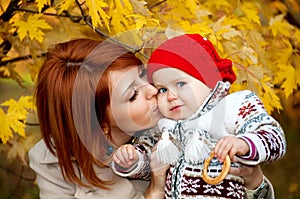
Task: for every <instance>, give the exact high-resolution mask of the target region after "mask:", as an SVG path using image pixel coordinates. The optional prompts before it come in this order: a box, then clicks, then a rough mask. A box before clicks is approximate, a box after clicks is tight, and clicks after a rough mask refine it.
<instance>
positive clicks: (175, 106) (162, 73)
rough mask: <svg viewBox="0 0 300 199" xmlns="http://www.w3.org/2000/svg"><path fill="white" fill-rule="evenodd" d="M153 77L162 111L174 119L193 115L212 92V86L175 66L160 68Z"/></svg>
mask: <svg viewBox="0 0 300 199" xmlns="http://www.w3.org/2000/svg"><path fill="white" fill-rule="evenodd" d="M152 79H153V82H154V86H155V87H156V88H157V89H158V94H157V100H158V107H159V110H160V112H161V113H162V114H163V115H164V116H165V117H167V118H170V119H174V120H179V119H186V118H188V117H189V116H191V115H192V114H193V113H194V112H195V111H196V110H197V109H198V108H199V107H200V106H201V104H202V103H203V101H204V100H205V98H206V97H207V96H208V95H209V93H210V88H209V87H207V86H206V85H205V84H203V83H202V82H201V81H199V80H198V79H195V78H194V77H192V76H191V75H189V74H187V73H185V72H183V71H181V70H178V69H175V68H163V69H160V70H158V71H156V72H155V73H154V74H153V76H152Z"/></svg>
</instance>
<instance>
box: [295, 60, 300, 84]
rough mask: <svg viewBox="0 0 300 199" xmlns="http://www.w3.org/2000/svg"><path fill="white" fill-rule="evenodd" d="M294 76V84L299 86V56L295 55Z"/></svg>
mask: <svg viewBox="0 0 300 199" xmlns="http://www.w3.org/2000/svg"><path fill="white" fill-rule="evenodd" d="M295 75H296V83H297V85H298V86H300V55H299V54H295Z"/></svg>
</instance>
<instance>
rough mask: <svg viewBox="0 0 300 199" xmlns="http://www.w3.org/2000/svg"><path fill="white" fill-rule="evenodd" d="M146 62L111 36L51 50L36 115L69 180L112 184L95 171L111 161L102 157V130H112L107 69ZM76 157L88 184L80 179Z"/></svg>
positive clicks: (42, 72) (38, 88) (40, 82)
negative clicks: (116, 42)
mask: <svg viewBox="0 0 300 199" xmlns="http://www.w3.org/2000/svg"><path fill="white" fill-rule="evenodd" d="M141 64H142V63H141V61H140V60H139V59H138V58H136V57H135V55H134V54H133V53H131V52H128V50H126V49H125V48H123V47H120V46H118V45H115V44H112V43H109V42H106V41H95V40H90V39H77V40H72V41H69V42H65V43H60V44H57V45H55V46H54V48H52V49H50V50H49V51H48V53H47V58H46V61H45V62H44V64H43V66H42V67H41V69H40V72H39V74H38V79H37V85H36V103H37V114H38V118H39V122H40V128H41V132H42V135H43V139H44V141H45V144H46V146H47V147H48V148H49V150H50V151H51V153H53V154H54V155H55V156H57V158H58V160H59V165H60V167H61V169H62V174H63V176H64V178H65V179H66V180H68V181H70V182H73V183H77V184H79V185H82V186H90V185H93V186H96V187H100V188H107V186H106V185H108V184H109V183H111V182H108V181H104V180H102V179H100V178H99V177H98V176H97V175H96V173H95V170H94V167H95V166H98V167H105V166H106V165H105V163H104V162H102V161H99V157H100V156H102V155H103V151H104V152H106V151H107V150H105V147H107V146H105V145H106V144H107V143H108V142H107V141H106V138H105V136H103V134H102V133H101V132H103V130H105V133H106V134H107V135H108V138H110V136H109V135H110V133H111V130H110V121H109V116H108V111H107V110H108V107H109V106H110V80H109V75H108V74H109V72H111V71H113V70H120V69H123V68H126V67H133V66H138V65H141ZM101 149H102V150H101ZM106 155H109V154H106ZM74 159H75V160H76V161H74ZM75 162H76V163H77V165H78V167H79V169H80V172H81V173H82V174H83V175H84V176H85V178H86V180H87V182H88V183H89V184H84V183H83V182H82V181H81V180H80V176H78V174H77V173H78V170H77V168H76V167H75V166H74V165H75Z"/></svg>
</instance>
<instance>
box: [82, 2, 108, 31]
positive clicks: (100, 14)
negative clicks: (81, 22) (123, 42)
mask: <svg viewBox="0 0 300 199" xmlns="http://www.w3.org/2000/svg"><path fill="white" fill-rule="evenodd" d="M86 4H87V7H88V8H89V16H91V19H92V24H93V27H96V26H97V25H100V26H102V21H103V23H104V24H105V26H106V28H107V30H108V31H110V27H109V19H110V17H109V16H108V15H107V14H106V12H105V11H104V10H103V9H104V8H107V7H108V5H107V3H106V2H104V1H103V0H86ZM101 19H102V21H101Z"/></svg>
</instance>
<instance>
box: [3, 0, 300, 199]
mask: <svg viewBox="0 0 300 199" xmlns="http://www.w3.org/2000/svg"><path fill="white" fill-rule="evenodd" d="M92 2H93V3H94V4H92ZM0 8H1V9H0V26H1V28H0V198H1V199H10V198H13V199H35V198H39V197H38V188H37V186H36V183H35V174H34V173H33V171H32V170H30V169H29V167H28V157H27V153H28V150H29V149H30V148H31V147H32V146H33V145H34V144H35V143H36V142H37V141H38V140H40V139H41V134H40V130H39V124H38V120H37V118H36V110H35V105H34V99H33V95H34V85H35V80H36V75H37V73H38V71H39V68H40V66H41V65H42V63H43V60H44V58H45V52H46V50H47V48H49V47H50V46H51V45H53V44H55V43H58V42H62V41H67V40H70V39H74V38H79V37H85V38H93V39H100V38H102V39H103V38H104V39H105V38H108V39H110V40H111V41H112V42H116V43H118V44H120V45H123V46H127V48H129V49H130V50H133V51H137V52H138V53H137V56H139V57H140V58H141V59H143V60H144V61H146V60H147V57H148V56H149V54H150V53H151V49H153V48H155V47H156V46H157V45H158V44H160V43H161V42H162V41H163V40H164V39H166V38H170V37H173V36H175V35H179V34H182V33H199V34H201V35H202V36H205V37H207V38H209V39H210V40H211V41H212V42H213V44H214V45H215V46H216V47H217V49H218V51H219V52H220V54H221V56H222V57H229V58H230V59H231V60H233V62H234V67H235V68H234V69H235V71H236V72H237V75H238V79H237V81H236V82H235V84H234V85H233V86H232V91H237V90H242V89H250V90H253V91H254V92H255V93H256V94H257V95H258V96H259V97H260V98H261V99H262V101H263V103H264V105H265V107H266V109H267V110H268V112H269V113H270V114H272V115H273V116H274V117H275V118H276V119H277V120H278V121H279V122H280V123H281V125H282V127H283V129H284V130H285V134H286V139H287V146H288V149H287V154H286V155H285V156H284V158H283V159H281V160H279V161H277V162H275V163H272V164H266V165H262V167H263V170H264V173H265V175H266V176H267V177H268V178H269V179H270V180H271V182H272V184H273V186H274V188H275V192H276V198H283V199H285V198H286V199H293V198H295V199H298V198H300V169H299V168H300V160H299V159H298V157H299V154H300V89H299V88H300V87H299V86H300V51H299V50H300V30H299V27H300V0H243V1H242V0H241V1H236V0H222V1H212V0H186V1H185V0H168V1H167V0H115V1H109V0H98V1H93V0H85V1H84V0H45V1H44V0H0Z"/></svg>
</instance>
